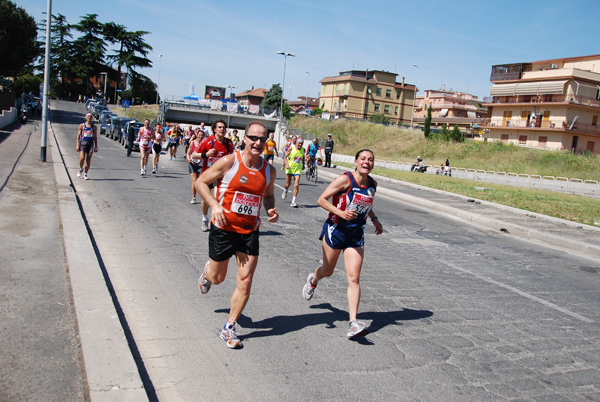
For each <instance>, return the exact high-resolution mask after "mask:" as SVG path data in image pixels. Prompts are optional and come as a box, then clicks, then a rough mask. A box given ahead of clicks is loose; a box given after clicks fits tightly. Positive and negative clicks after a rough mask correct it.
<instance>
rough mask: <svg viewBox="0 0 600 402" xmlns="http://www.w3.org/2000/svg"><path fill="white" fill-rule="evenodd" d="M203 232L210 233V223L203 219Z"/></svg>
mask: <svg viewBox="0 0 600 402" xmlns="http://www.w3.org/2000/svg"><path fill="white" fill-rule="evenodd" d="M202 231H203V232H208V231H209V227H208V221H205V220H204V219H202Z"/></svg>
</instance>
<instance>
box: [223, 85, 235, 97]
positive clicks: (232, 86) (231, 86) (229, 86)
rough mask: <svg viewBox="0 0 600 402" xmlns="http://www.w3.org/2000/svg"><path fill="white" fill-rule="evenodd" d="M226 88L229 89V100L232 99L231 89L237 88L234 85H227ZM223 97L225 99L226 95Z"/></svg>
mask: <svg viewBox="0 0 600 402" xmlns="http://www.w3.org/2000/svg"><path fill="white" fill-rule="evenodd" d="M227 88H229V99H233V98H232V96H233V88H237V87H236V86H235V85H227ZM225 97H227V94H225Z"/></svg>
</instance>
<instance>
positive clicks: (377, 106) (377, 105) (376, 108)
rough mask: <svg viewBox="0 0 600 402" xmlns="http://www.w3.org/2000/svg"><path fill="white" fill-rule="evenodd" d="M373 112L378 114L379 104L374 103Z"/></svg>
mask: <svg viewBox="0 0 600 402" xmlns="http://www.w3.org/2000/svg"><path fill="white" fill-rule="evenodd" d="M375 111H376V112H379V103H376V104H375Z"/></svg>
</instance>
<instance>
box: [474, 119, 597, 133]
mask: <svg viewBox="0 0 600 402" xmlns="http://www.w3.org/2000/svg"><path fill="white" fill-rule="evenodd" d="M482 126H484V127H487V128H497V127H508V128H515V129H519V128H521V129H522V128H539V129H544V130H567V131H578V132H581V133H589V134H600V128H599V127H598V125H597V124H583V123H580V122H575V123H574V124H573V123H572V122H569V121H563V122H560V123H557V122H553V121H550V122H544V121H542V122H541V124H536V123H535V122H532V121H530V122H529V123H528V122H527V120H521V119H511V120H502V119H486V120H484V121H483V122H482Z"/></svg>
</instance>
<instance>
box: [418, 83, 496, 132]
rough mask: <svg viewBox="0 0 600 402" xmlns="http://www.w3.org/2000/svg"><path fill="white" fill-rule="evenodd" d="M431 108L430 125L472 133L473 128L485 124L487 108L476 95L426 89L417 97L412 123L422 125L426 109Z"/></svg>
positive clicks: (444, 88) (443, 89)
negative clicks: (455, 128) (457, 128)
mask: <svg viewBox="0 0 600 402" xmlns="http://www.w3.org/2000/svg"><path fill="white" fill-rule="evenodd" d="M428 108H431V125H432V126H433V127H441V126H443V125H446V126H448V127H450V128H452V127H454V126H458V127H460V128H461V130H462V131H464V132H472V131H473V129H474V127H475V126H479V125H480V124H481V123H484V122H485V119H486V118H487V117H488V116H487V108H486V107H483V106H482V101H481V100H479V99H478V97H477V96H476V95H471V94H468V93H464V92H454V91H447V90H446V87H445V86H444V87H443V88H442V89H441V90H432V89H428V90H425V91H424V94H423V95H418V96H417V100H416V105H415V117H414V121H415V124H417V125H422V124H423V123H424V121H425V118H426V117H427V109H428Z"/></svg>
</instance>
